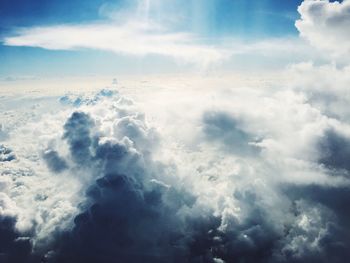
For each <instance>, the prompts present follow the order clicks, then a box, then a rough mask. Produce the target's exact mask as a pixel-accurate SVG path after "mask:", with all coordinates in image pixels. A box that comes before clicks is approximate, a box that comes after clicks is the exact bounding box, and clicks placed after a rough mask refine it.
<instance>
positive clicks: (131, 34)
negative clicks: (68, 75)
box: [4, 23, 226, 65]
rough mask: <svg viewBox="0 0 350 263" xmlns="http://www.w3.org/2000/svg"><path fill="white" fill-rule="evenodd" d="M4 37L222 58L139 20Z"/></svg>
mask: <svg viewBox="0 0 350 263" xmlns="http://www.w3.org/2000/svg"><path fill="white" fill-rule="evenodd" d="M18 33H19V34H18V35H17V36H12V37H7V38H5V40H4V44H5V45H9V46H30V47H41V48H45V49H51V50H73V49H82V48H90V49H99V50H105V51H111V52H115V53H119V54H128V55H138V56H140V55H141V56H144V55H148V54H157V55H163V56H170V57H173V58H174V59H177V60H180V61H181V60H184V61H187V62H195V63H199V64H204V65H205V64H208V63H212V62H217V61H220V60H222V59H224V58H225V56H226V54H225V51H224V50H220V49H217V48H214V47H211V46H206V45H202V44H197V43H196V39H195V37H194V36H191V35H189V34H186V33H172V32H167V31H164V30H163V29H159V28H157V26H150V25H144V24H142V23H132V24H130V23H127V24H123V25H117V24H111V23H109V24H99V23H95V24H87V25H61V26H48V27H37V28H29V29H23V30H21V31H19V32H18Z"/></svg>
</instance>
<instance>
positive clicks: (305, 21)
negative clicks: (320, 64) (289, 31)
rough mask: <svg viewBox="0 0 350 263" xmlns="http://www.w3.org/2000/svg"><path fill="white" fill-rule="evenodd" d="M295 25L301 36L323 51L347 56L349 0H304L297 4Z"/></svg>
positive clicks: (349, 17) (348, 48)
mask: <svg viewBox="0 0 350 263" xmlns="http://www.w3.org/2000/svg"><path fill="white" fill-rule="evenodd" d="M298 11H299V13H300V15H301V18H300V20H297V21H296V23H295V25H296V27H297V29H298V30H299V32H300V35H301V37H303V38H305V39H307V40H308V41H310V43H311V44H312V45H313V46H315V47H317V48H320V49H322V50H324V51H325V52H330V53H331V54H333V55H335V56H337V57H338V58H339V57H341V56H344V55H345V56H347V57H349V53H350V45H349V43H350V39H349V34H348V31H349V26H350V1H349V0H343V1H341V2H339V1H332V2H330V1H328V0H323V1H318V0H306V1H303V2H302V4H301V5H300V6H299V8H298Z"/></svg>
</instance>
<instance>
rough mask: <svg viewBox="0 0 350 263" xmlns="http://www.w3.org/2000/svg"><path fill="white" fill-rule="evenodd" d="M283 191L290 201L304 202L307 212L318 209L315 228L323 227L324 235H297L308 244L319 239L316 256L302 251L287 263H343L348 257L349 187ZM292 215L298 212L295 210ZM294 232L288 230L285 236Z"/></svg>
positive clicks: (313, 186)
mask: <svg viewBox="0 0 350 263" xmlns="http://www.w3.org/2000/svg"><path fill="white" fill-rule="evenodd" d="M285 189H286V190H285V191H286V194H287V195H288V196H289V197H290V199H291V200H294V201H297V202H298V201H300V200H304V201H305V202H308V203H309V206H308V207H309V209H312V208H315V207H316V208H317V209H318V210H319V222H318V223H317V224H316V225H315V227H316V229H322V228H323V230H322V231H324V233H325V234H324V235H321V236H317V235H316V236H314V237H312V236H307V235H306V234H305V233H301V234H300V235H302V236H306V238H309V239H310V240H309V241H310V243H311V241H315V240H316V239H319V240H318V243H319V250H318V251H317V253H315V252H312V251H307V250H306V251H304V253H303V254H302V255H300V256H299V258H294V259H293V260H291V262H339V263H345V262H347V259H348V258H349V257H350V252H349V251H350V250H349V249H350V230H349V229H350V210H349V209H348V201H349V200H350V199H349V198H350V188H349V187H347V186H342V187H336V186H333V187H332V186H319V185H306V186H288V187H286V188H285ZM296 213H300V211H298V210H296ZM322 225H323V226H322ZM295 229H297V228H295ZM295 229H294V230H289V234H293V233H292V231H295ZM294 234H295V233H294Z"/></svg>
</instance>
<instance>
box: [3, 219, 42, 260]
mask: <svg viewBox="0 0 350 263" xmlns="http://www.w3.org/2000/svg"><path fill="white" fill-rule="evenodd" d="M15 223H16V219H15V218H14V217H10V216H0V262H2V263H25V262H28V263H34V262H40V257H39V256H37V255H34V254H33V253H32V246H31V242H30V238H29V237H25V236H23V235H20V234H19V233H18V232H17V231H16V230H15Z"/></svg>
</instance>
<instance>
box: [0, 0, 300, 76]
mask: <svg viewBox="0 0 350 263" xmlns="http://www.w3.org/2000/svg"><path fill="white" fill-rule="evenodd" d="M300 3H301V0H288V1H281V0H251V1H246V0H205V1H203V0H191V1H185V0H177V1H171V0H163V1H160V0H133V1H126V0H115V1H105V0H89V1H83V0H78V1H69V0H60V1H58V0H52V1H45V0H2V1H1V3H0V37H1V39H2V45H1V46H0V59H1V61H2V63H3V64H4V65H6V67H2V68H1V69H0V75H2V76H7V75H23V74H24V75H55V74H72V75H75V74H94V73H96V74H103V72H104V73H106V74H111V73H118V72H123V73H124V72H130V73H132V71H137V72H139V71H142V69H143V68H147V70H145V71H146V72H147V71H148V72H153V73H157V72H162V71H166V70H169V71H171V70H175V68H176V67H179V66H180V67H183V65H184V64H183V63H180V64H179V63H178V62H174V57H175V58H176V57H181V56H182V53H186V55H184V57H186V60H189V59H190V60H191V59H192V57H191V58H189V55H188V53H196V52H197V51H198V50H199V51H198V54H200V55H199V56H203V54H206V53H203V52H202V49H203V48H207V45H209V46H210V47H211V48H212V47H213V46H215V47H214V48H213V49H217V47H218V46H220V48H223V46H224V48H225V49H227V47H228V46H230V43H231V42H230V41H227V39H235V41H236V42H237V40H239V41H238V42H240V43H243V42H245V41H249V42H250V43H251V42H259V41H265V40H266V39H278V38H288V37H292V38H293V37H296V36H297V35H298V32H297V30H296V28H295V26H294V23H295V20H296V19H297V18H298V17H299V16H298V13H297V7H298V5H299V4H300ZM145 17H146V18H145ZM146 20H147V21H146ZM150 21H151V22H150ZM131 22H138V24H139V25H138V26H137V27H136V28H135V26H132V27H131V30H134V31H135V32H134V33H133V36H132V39H130V41H131V42H138V38H137V36H135V35H137V34H138V32H140V24H142V23H146V24H147V23H149V24H150V25H151V28H150V27H148V28H147V29H146V31H147V32H146V33H145V32H143V31H142V30H143V29H142V30H141V31H142V33H141V36H143V38H142V37H140V41H143V42H147V43H148V42H150V41H149V40H150V39H149V37H150V34H149V31H152V34H151V37H152V39H153V40H154V39H156V41H157V45H159V49H168V46H169V45H171V44H172V43H173V42H176V43H177V45H178V46H177V47H171V48H172V49H171V50H172V51H171V52H173V50H175V49H176V50H178V49H179V51H178V53H175V54H174V55H173V57H172V58H169V56H168V54H166V53H165V52H162V53H161V54H155V55H154V54H153V53H157V52H154V50H152V48H151V47H145V48H143V47H142V46H141V45H139V46H138V47H135V49H136V48H137V49H139V50H144V51H143V52H140V51H137V52H132V50H131V51H130V50H127V51H126V50H125V48H123V49H122V50H119V49H118V50H115V49H114V48H113V47H112V46H108V47H105V45H103V47H102V48H101V43H103V41H104V37H103V36H102V37H100V38H101V42H99V43H94V44H93V45H91V46H89V45H88V44H87V43H85V42H89V41H85V42H83V44H82V43H81V42H79V43H77V44H74V45H72V44H71V43H68V44H67V43H61V42H62V41H61V39H62V37H61V39H58V40H59V43H55V41H56V40H57V39H54V37H52V36H47V35H45V36H44V38H45V39H47V38H49V39H50V41H52V43H48V41H47V40H45V41H46V42H45V43H43V38H42V36H43V35H42V34H41V35H40V34H39V35H40V37H41V38H39V39H35V41H34V42H35V43H34V44H33V41H32V38H33V36H34V35H35V36H37V34H36V33H35V34H33V31H30V30H31V29H33V28H37V27H44V28H45V29H47V31H52V30H51V29H52V28H53V27H57V26H62V25H63V26H65V28H64V30H66V31H69V30H70V29H71V28H70V26H73V28H74V30H75V31H74V33H72V34H75V35H77V34H80V33H79V32H80V31H79V30H80V27H79V26H80V25H89V26H90V28H89V29H87V30H86V34H89V33H88V32H89V30H90V29H91V28H92V29H95V27H96V25H100V24H103V25H104V28H108V27H109V25H112V26H115V27H117V28H122V29H123V31H122V32H128V31H130V29H129V24H130V23H131ZM126 25H127V26H126ZM159 25H160V26H162V27H165V29H164V28H162V29H161V30H159V29H158V26H159ZM23 28H25V30H29V32H27V31H26V32H25V33H23V31H21V30H23ZM157 30H158V31H159V32H156V34H153V31H157ZM97 31H99V30H97ZM52 32H53V33H52V35H53V36H55V35H57V38H59V36H60V34H62V36H66V33H65V32H62V31H60V32H56V31H52ZM94 32H96V31H94V30H92V31H91V34H94ZM118 32H119V31H118ZM118 32H117V33H118ZM40 33H41V32H40ZM114 33H115V31H114V30H112V29H111V28H108V30H106V35H107V34H108V35H109V36H110V35H113V34H114ZM165 33H166V34H165ZM179 33H180V34H183V33H184V34H190V35H191V37H190V38H188V37H186V38H181V39H180V36H178V35H177V34H179ZM28 36H29V37H30V41H29V42H28ZM163 36H166V37H164V39H165V40H164V39H163V40H161V41H160V42H161V43H160V42H159V41H158V38H159V37H163ZM9 37H17V38H15V39H14V40H15V41H12V42H11V41H7V40H6V39H8V38H9ZM23 37H24V38H23ZM116 38H117V37H116ZM174 38H175V41H174V40H173V39H174ZM23 39H24V40H23ZM169 39H170V40H169ZM109 40H110V38H109V37H106V40H105V41H104V42H105V43H108V41H109ZM116 40H117V39H114V40H113V41H115V42H116V43H117V44H116V45H119V44H118V43H120V42H117V41H116ZM6 41H7V42H6ZM72 41H73V40H72ZM74 41H75V42H76V40H74ZM74 41H73V42H74ZM82 41H83V40H82ZM164 41H165V42H164ZM10 42H11V43H10ZM236 42H235V43H236ZM9 43H10V44H9ZM13 43H15V44H13ZM147 43H145V45H146V44H147ZM184 43H186V45H189V43H190V45H191V49H188V50H187V49H186V48H185V47H184V45H185V44H184ZM223 43H225V44H224V45H223ZM52 45H54V48H52ZM67 45H68V46H69V47H67ZM194 46H195V47H196V48H194ZM224 48H223V49H224ZM52 49H55V50H52ZM180 49H181V50H180ZM145 50H146V51H145ZM212 51H213V50H210V52H209V53H210V55H209V56H211V55H213V52H212ZM169 52H170V51H169ZM181 52H182V53H181ZM205 52H207V51H205ZM134 53H136V54H134ZM140 53H141V54H140ZM214 53H215V52H214ZM225 54H227V53H225ZM204 56H205V55H204ZM213 56H216V55H215V54H214V55H213ZM221 56H222V57H225V56H226V57H227V56H228V55H221ZM170 57H171V56H170ZM175 60H176V59H175ZM214 60H217V58H215V59H214ZM201 63H202V64H203V62H201ZM208 63H209V62H208V61H206V62H205V63H204V64H208ZM185 64H186V63H185ZM185 68H186V67H185Z"/></svg>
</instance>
